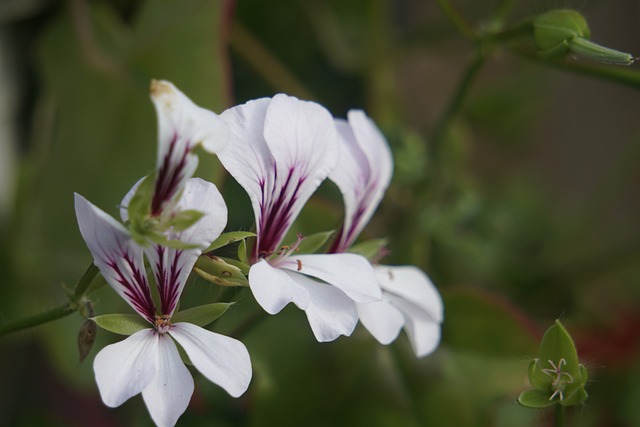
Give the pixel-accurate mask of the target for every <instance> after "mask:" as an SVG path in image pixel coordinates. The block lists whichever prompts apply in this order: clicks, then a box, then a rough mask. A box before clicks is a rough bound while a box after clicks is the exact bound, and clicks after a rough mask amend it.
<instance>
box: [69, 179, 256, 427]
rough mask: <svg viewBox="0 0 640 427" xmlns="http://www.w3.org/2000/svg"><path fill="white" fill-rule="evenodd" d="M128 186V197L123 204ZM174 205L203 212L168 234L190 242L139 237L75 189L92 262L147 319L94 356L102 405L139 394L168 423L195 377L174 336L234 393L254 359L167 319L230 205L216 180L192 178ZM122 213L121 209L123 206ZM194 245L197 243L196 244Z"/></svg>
mask: <svg viewBox="0 0 640 427" xmlns="http://www.w3.org/2000/svg"><path fill="white" fill-rule="evenodd" d="M132 193H133V190H132V191H131V192H130V193H129V194H128V195H127V196H126V197H125V200H124V201H123V205H125V206H126V203H127V201H128V200H130V198H131V196H132ZM175 203H176V209H178V210H184V209H197V210H199V211H201V212H203V213H204V216H203V217H202V218H201V219H200V220H199V221H198V222H196V224H194V225H193V226H192V227H190V228H189V229H187V230H184V231H181V232H179V233H175V235H173V236H171V238H172V239H175V240H179V241H180V242H183V243H186V244H188V245H189V248H188V249H172V248H167V247H164V246H161V245H158V244H153V245H148V246H145V247H142V246H140V245H139V244H138V243H136V242H135V241H134V240H133V238H132V237H131V235H130V234H129V231H128V230H127V229H126V228H125V227H124V226H123V225H122V224H120V223H119V222H118V221H116V220H115V219H113V218H112V217H111V216H109V215H108V214H106V213H105V212H103V211H102V210H100V209H99V208H97V207H96V206H94V205H93V204H91V203H90V202H88V201H87V200H86V199H84V198H83V197H82V196H80V195H76V199H75V205H76V216H77V218H78V225H79V227H80V232H81V234H82V237H83V238H84V240H85V242H86V243H87V246H88V247H89V250H90V252H91V254H92V255H93V258H94V262H95V264H96V265H97V266H98V268H99V269H100V272H101V273H102V275H103V276H104V278H105V279H106V281H107V282H108V283H109V285H111V287H112V288H113V289H114V290H115V291H116V292H117V293H118V294H119V295H120V296H121V297H122V298H123V299H124V300H125V301H126V302H127V303H129V305H130V306H131V307H132V308H133V309H134V310H135V311H136V312H137V313H138V314H139V315H140V316H142V317H143V318H144V319H145V320H146V321H147V322H148V323H149V328H148V329H143V330H140V331H138V332H136V333H134V334H132V335H131V336H129V337H128V338H126V339H125V340H123V341H121V342H119V343H116V344H112V345H109V346H107V347H105V348H104V349H102V350H101V351H100V352H99V353H98V354H97V355H96V358H95V361H94V365H93V366H94V371H95V375H96V382H97V384H98V388H99V390H100V394H101V396H102V400H103V401H104V403H105V404H106V405H107V406H110V407H116V406H119V405H121V404H122V403H123V402H125V401H126V400H128V399H129V398H130V397H132V396H134V395H137V394H138V393H142V397H143V399H144V402H145V404H146V405H147V408H148V410H149V413H150V414H151V417H152V418H153V420H154V422H155V423H156V424H157V425H159V426H172V425H174V424H175V423H176V421H177V420H178V418H179V417H180V415H181V414H182V413H183V412H184V411H185V410H186V408H187V406H188V404H189V401H190V399H191V395H192V393H193V389H194V384H193V379H192V377H191V375H190V373H189V371H188V369H187V368H186V367H185V365H184V363H183V362H182V360H181V358H180V355H179V353H178V349H177V347H176V345H175V343H174V340H175V341H177V342H178V344H180V345H181V346H182V348H183V349H184V350H185V352H186V353H187V355H188V356H189V359H190V360H191V362H192V363H193V365H194V366H195V367H196V369H198V370H199V371H200V372H201V373H202V374H203V375H204V376H205V377H206V378H208V379H209V380H210V381H212V382H214V383H216V384H218V385H219V386H221V387H222V388H224V389H225V390H226V391H227V392H228V393H229V394H230V395H232V396H234V397H236V396H239V395H241V394H242V393H244V391H245V390H246V389H247V387H248V385H249V382H250V379H251V362H250V359H249V354H248V352H247V349H246V348H245V346H244V345H243V344H242V343H241V342H239V341H237V340H235V339H233V338H229V337H225V336H223V335H219V334H216V333H213V332H210V331H208V330H206V329H203V328H201V327H199V326H196V325H193V324H190V323H184V322H178V323H172V321H171V317H172V315H173V313H174V311H175V309H176V306H177V304H178V301H179V298H180V294H181V293H182V289H183V287H184V285H185V282H186V280H187V277H188V275H189V272H190V271H191V269H192V268H193V265H194V263H195V261H196V259H197V257H198V256H199V255H200V253H201V251H202V248H203V247H206V246H207V245H208V244H209V243H211V241H213V240H214V239H215V238H216V237H217V236H218V235H219V234H220V232H221V231H222V230H223V228H224V226H225V225H226V217H227V209H226V205H225V204H224V200H223V199H222V196H221V195H220V193H219V192H218V190H217V189H216V188H215V186H214V185H213V184H211V183H208V182H206V181H203V180H200V179H197V178H192V179H190V180H189V181H187V182H186V183H185V185H184V188H183V190H182V196H181V197H180V199H179V200H178V201H177V202H175ZM123 213H125V218H124V219H126V210H123ZM194 246H197V247H199V248H198V249H196V248H194ZM144 254H146V256H147V258H148V260H149V262H150V264H151V268H152V270H153V273H154V277H155V281H156V285H157V287H158V294H159V300H160V306H161V307H160V311H157V310H156V306H155V303H154V301H153V298H152V297H151V288H150V284H149V281H148V279H147V275H146V272H145V264H144Z"/></svg>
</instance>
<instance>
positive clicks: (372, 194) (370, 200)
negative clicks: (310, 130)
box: [329, 110, 393, 252]
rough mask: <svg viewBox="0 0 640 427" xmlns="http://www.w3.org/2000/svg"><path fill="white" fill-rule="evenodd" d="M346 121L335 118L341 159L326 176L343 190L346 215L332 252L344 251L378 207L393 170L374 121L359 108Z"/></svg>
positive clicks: (350, 113)
mask: <svg viewBox="0 0 640 427" xmlns="http://www.w3.org/2000/svg"><path fill="white" fill-rule="evenodd" d="M348 118H349V122H348V123H347V122H346V121H344V120H336V121H335V122H336V128H337V130H338V136H339V140H340V145H339V147H340V159H339V161H338V165H337V166H336V168H335V169H333V171H332V172H331V175H330V176H329V178H330V179H331V180H332V181H333V182H335V183H336V185H337V186H338V188H339V189H340V191H341V192H342V195H343V198H344V204H345V219H344V224H343V227H342V229H341V230H340V231H339V233H338V236H337V238H336V240H335V241H334V244H333V246H332V248H331V252H344V251H346V250H347V249H348V248H349V247H350V246H351V244H352V243H353V242H354V241H355V239H356V238H357V237H358V235H359V234H360V232H361V231H362V229H363V228H364V226H365V225H366V224H367V223H368V222H369V220H370V219H371V216H372V215H373V213H374V211H375V210H376V208H377V207H378V205H379V203H380V200H382V196H383V195H384V192H385V191H386V189H387V187H388V186H389V182H390V181H391V176H392V174H393V158H392V155H391V150H390V149H389V145H388V144H387V141H386V140H385V138H384V136H383V135H382V133H381V132H380V131H379V130H378V128H377V127H376V125H375V123H374V122H373V121H372V120H371V119H370V118H369V117H367V115H366V114H365V113H364V112H363V111H360V110H351V111H349V114H348Z"/></svg>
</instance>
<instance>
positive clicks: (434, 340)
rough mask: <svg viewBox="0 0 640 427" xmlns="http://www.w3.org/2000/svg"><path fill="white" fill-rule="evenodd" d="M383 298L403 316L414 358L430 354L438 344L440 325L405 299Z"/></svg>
mask: <svg viewBox="0 0 640 427" xmlns="http://www.w3.org/2000/svg"><path fill="white" fill-rule="evenodd" d="M385 298H387V299H388V300H389V301H390V302H391V303H392V304H394V305H395V306H396V307H397V308H398V309H399V310H400V311H401V312H402V314H403V315H404V318H405V324H404V328H405V331H407V336H408V337H409V341H410V342H411V347H412V348H413V351H414V352H415V353H416V356H418V357H423V356H426V355H428V354H431V353H432V352H433V351H434V350H435V349H436V348H437V347H438V344H439V343H440V323H439V322H437V321H436V320H434V319H433V317H432V316H431V315H430V313H428V312H426V311H424V310H423V309H422V308H421V307H418V306H417V305H414V304H412V303H411V302H409V301H407V300H405V299H402V298H400V297H397V296H395V295H391V294H389V295H386V296H385Z"/></svg>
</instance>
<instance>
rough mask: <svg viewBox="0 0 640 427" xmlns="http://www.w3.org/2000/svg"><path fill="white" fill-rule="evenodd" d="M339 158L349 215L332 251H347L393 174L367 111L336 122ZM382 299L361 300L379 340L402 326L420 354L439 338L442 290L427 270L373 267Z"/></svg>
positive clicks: (336, 174)
mask: <svg viewBox="0 0 640 427" xmlns="http://www.w3.org/2000/svg"><path fill="white" fill-rule="evenodd" d="M336 127H337V129H338V135H339V137H340V145H339V147H340V161H339V163H338V166H337V167H336V168H335V169H334V170H333V172H331V174H330V176H329V179H331V180H332V181H334V182H335V183H336V185H337V186H338V188H339V189H340V191H341V192H342V195H343V198H344V204H345V219H344V224H343V226H342V228H341V230H340V231H339V233H338V236H337V238H336V239H335V241H334V242H333V245H332V246H331V249H330V252H333V253H342V252H344V251H347V250H348V249H349V247H350V246H351V244H352V243H353V242H354V241H355V239H356V238H357V237H358V235H359V234H360V232H361V231H362V229H363V228H364V226H365V225H366V224H367V222H369V219H370V218H371V216H372V215H373V213H374V211H375V209H376V208H377V207H378V204H379V203H380V200H381V199H382V196H383V195H384V192H385V190H386V189H387V187H388V186H389V182H390V181H391V176H392V174H393V159H392V157H391V151H390V150H389V146H388V144H387V141H386V140H385V138H384V136H383V135H382V133H381V132H380V131H379V130H378V128H377V127H376V125H375V123H374V122H373V121H372V120H371V119H370V118H369V117H367V116H366V114H365V113H364V112H363V111H359V110H352V111H349V113H348V122H347V121H345V120H336ZM375 270H376V278H377V282H378V284H379V285H380V287H381V288H382V300H381V301H377V302H373V303H366V304H361V303H359V304H357V310H358V315H359V317H360V321H361V322H362V324H363V325H364V326H365V327H366V328H367V330H369V332H371V334H372V335H373V336H374V337H375V338H376V339H377V340H378V341H379V342H380V343H381V344H389V343H390V342H392V341H393V340H395V339H396V337H397V336H398V333H399V332H400V329H401V328H402V327H403V326H404V329H405V331H406V332H407V335H408V336H409V340H410V342H411V345H412V347H413V350H414V352H415V353H416V355H417V356H418V357H422V356H425V355H427V354H429V353H431V352H433V351H434V350H435V349H436V347H437V346H438V343H439V342H440V324H441V323H442V320H443V306H442V298H441V297H440V294H439V293H438V291H437V290H436V288H435V287H434V286H433V284H432V283H431V281H430V280H429V278H428V277H427V275H426V274H424V272H422V271H421V270H419V269H418V268H416V267H413V266H403V267H390V266H379V267H376V268H375Z"/></svg>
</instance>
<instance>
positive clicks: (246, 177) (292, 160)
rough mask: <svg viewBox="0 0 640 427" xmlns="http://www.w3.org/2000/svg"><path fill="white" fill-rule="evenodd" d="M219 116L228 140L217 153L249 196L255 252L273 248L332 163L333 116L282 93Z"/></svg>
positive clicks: (334, 157)
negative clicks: (255, 239) (223, 123)
mask: <svg viewBox="0 0 640 427" xmlns="http://www.w3.org/2000/svg"><path fill="white" fill-rule="evenodd" d="M222 117H223V118H224V119H225V120H226V121H227V123H228V124H229V127H230V128H231V135H232V137H231V139H232V141H231V144H230V146H229V148H228V149H226V150H224V151H223V152H222V153H220V154H219V158H220V160H221V162H222V164H223V165H224V166H225V168H226V169H227V170H228V171H229V173H230V174H231V175H232V176H233V177H234V178H235V179H236V180H237V181H238V182H239V183H240V185H242V186H243V187H244V189H245V191H247V193H248V194H249V197H250V198H251V202H252V205H253V209H254V213H255V216H256V224H257V226H256V228H257V233H258V239H257V240H258V242H257V246H256V248H257V249H256V250H257V253H260V252H264V253H271V252H273V251H275V250H276V249H277V247H278V246H279V244H280V242H281V241H282V238H283V237H284V235H285V234H286V232H287V230H288V229H289V227H290V226H291V224H292V222H293V221H294V220H295V218H296V216H297V215H298V213H299V212H300V210H301V209H302V206H303V205H304V204H305V203H306V201H307V200H308V198H309V197H310V196H311V194H313V192H314V191H315V190H316V189H317V188H318V186H319V185H320V183H321V182H322V181H323V180H324V179H325V178H326V177H327V175H328V174H329V172H330V171H331V169H333V167H334V166H335V163H336V161H337V156H338V148H337V136H336V132H335V128H334V126H333V119H332V118H331V115H330V114H329V112H328V111H327V110H325V109H324V108H323V107H322V106H320V105H319V104H316V103H314V102H308V101H300V100H299V99H296V98H294V97H289V96H286V95H283V94H279V95H276V96H275V97H273V99H271V100H269V99H261V100H258V101H252V102H249V103H247V104H245V105H242V106H239V107H234V108H232V109H231V110H227V111H226V112H224V113H223V114H222ZM257 253H256V254H254V257H256V256H257Z"/></svg>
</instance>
